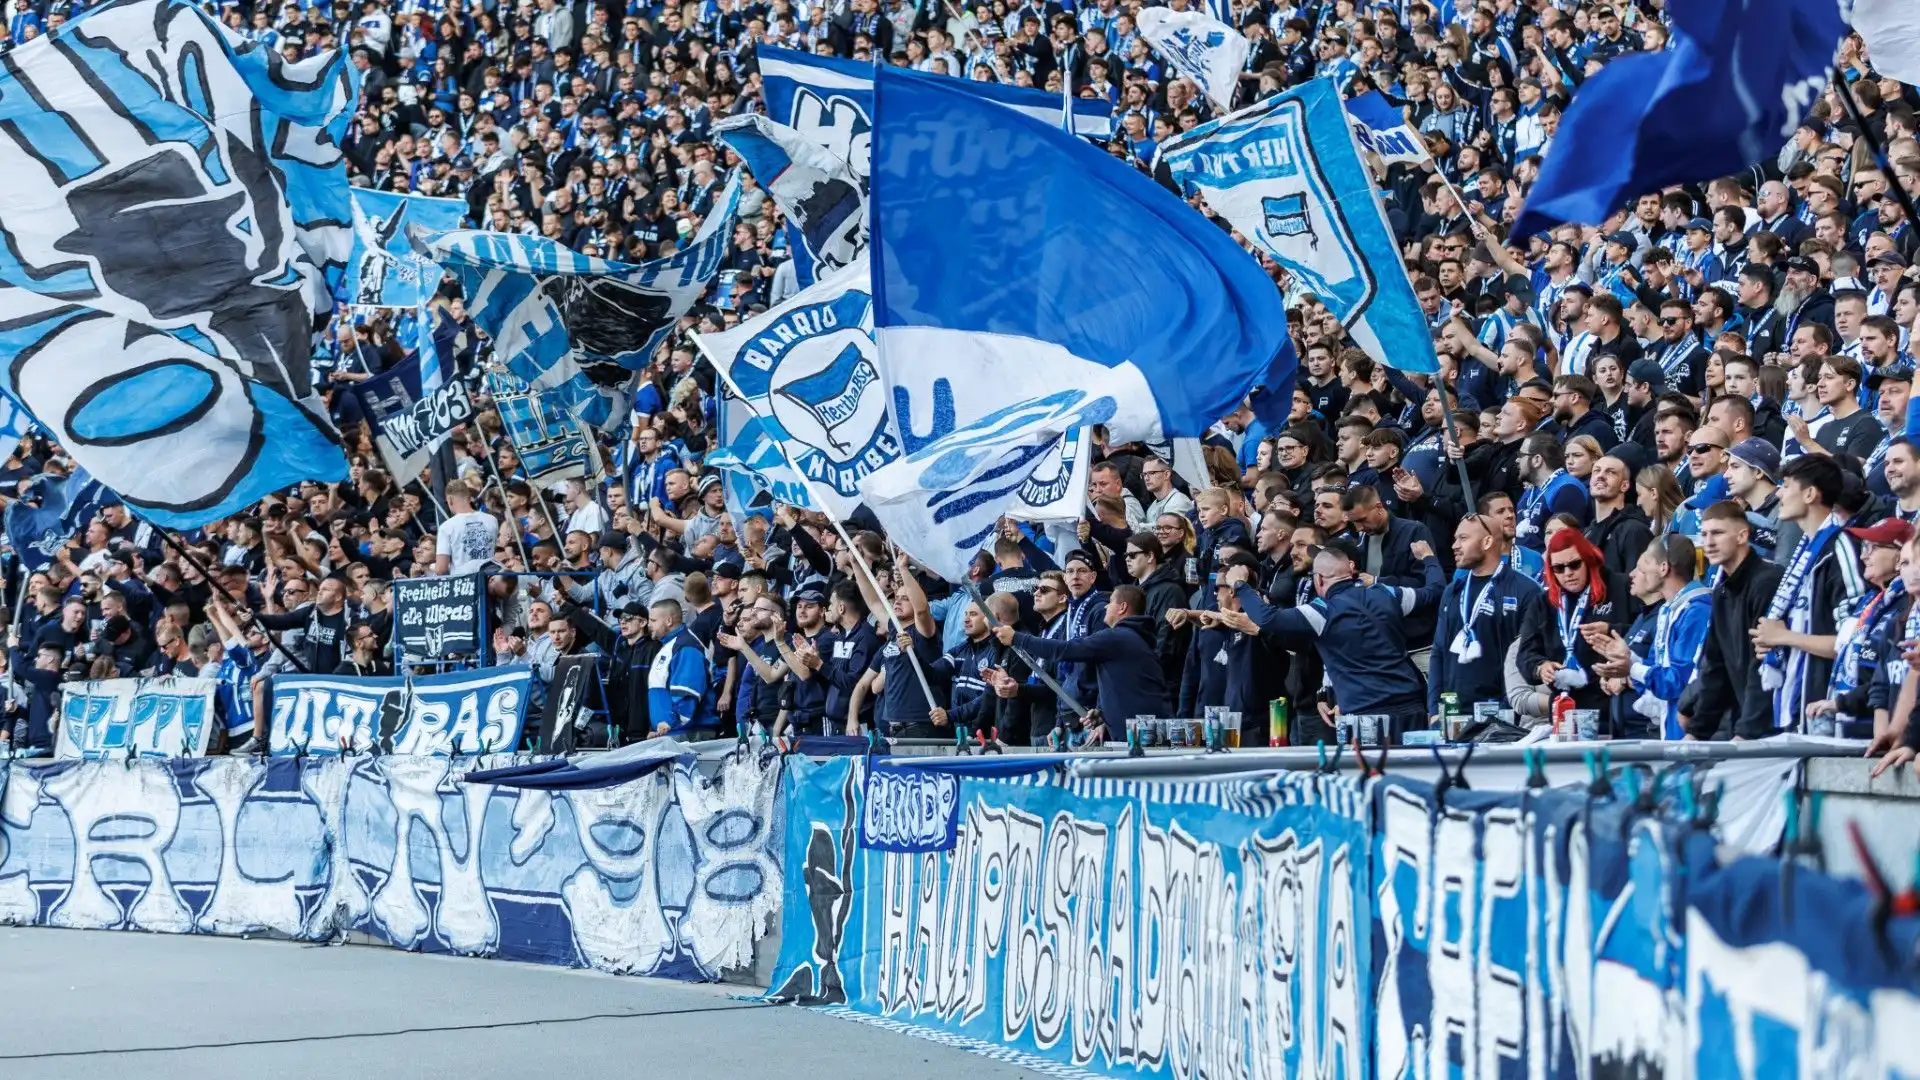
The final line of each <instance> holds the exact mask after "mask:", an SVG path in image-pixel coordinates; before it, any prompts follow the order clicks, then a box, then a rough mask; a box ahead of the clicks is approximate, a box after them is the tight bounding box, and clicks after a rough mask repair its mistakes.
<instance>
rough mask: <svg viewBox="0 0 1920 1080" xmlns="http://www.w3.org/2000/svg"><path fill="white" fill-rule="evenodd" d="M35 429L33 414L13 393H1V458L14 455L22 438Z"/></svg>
mask: <svg viewBox="0 0 1920 1080" xmlns="http://www.w3.org/2000/svg"><path fill="white" fill-rule="evenodd" d="M32 430H33V415H32V414H31V413H29V412H27V410H25V409H23V408H21V407H20V403H19V402H17V401H15V400H13V395H11V394H0V450H4V451H5V453H4V454H0V460H5V459H6V458H8V457H12V456H13V451H14V448H15V447H17V446H19V445H20V440H21V439H24V438H26V437H27V435H28V433H29V432H31V431H32Z"/></svg>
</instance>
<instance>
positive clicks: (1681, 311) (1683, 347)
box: [1629, 299, 1707, 394]
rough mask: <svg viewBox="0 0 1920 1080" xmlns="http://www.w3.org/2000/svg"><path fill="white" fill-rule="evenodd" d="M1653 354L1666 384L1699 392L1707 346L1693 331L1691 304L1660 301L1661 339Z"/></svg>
mask: <svg viewBox="0 0 1920 1080" xmlns="http://www.w3.org/2000/svg"><path fill="white" fill-rule="evenodd" d="M1652 357H1653V359H1654V360H1657V361H1659V364H1660V371H1661V373H1662V374H1664V375H1665V376H1666V382H1667V385H1668V386H1671V387H1673V388H1675V389H1677V390H1680V391H1682V392H1683V393H1687V394H1698V393H1699V392H1700V388H1701V387H1702V386H1704V385H1706V377H1707V350H1706V348H1705V347H1703V346H1702V345H1701V344H1700V336H1699V335H1698V334H1695V333H1694V332H1693V305H1691V304H1689V303H1687V302H1686V301H1685V300H1678V299H1669V300H1663V301H1661V303H1660V342H1659V344H1658V345H1656V346H1655V347H1654V349H1653V352H1652ZM1630 370H1631V366H1629V371H1630Z"/></svg>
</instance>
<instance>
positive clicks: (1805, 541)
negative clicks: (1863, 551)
mask: <svg viewBox="0 0 1920 1080" xmlns="http://www.w3.org/2000/svg"><path fill="white" fill-rule="evenodd" d="M1842 524H1843V522H1842V520H1841V517H1840V515H1838V514H1831V515H1828V517H1827V523H1826V524H1825V525H1822V526H1820V531H1819V532H1817V533H1814V534H1813V535H1812V536H1803V537H1801V538H1800V546H1799V547H1798V548H1795V549H1794V552H1793V561H1792V562H1790V563H1788V564H1787V572H1786V574H1785V575H1784V576H1782V577H1781V579H1780V588H1779V590H1778V591H1777V592H1775V593H1774V594H1773V602H1772V603H1770V604H1768V605H1767V618H1769V619H1779V620H1782V621H1784V622H1785V623H1786V625H1787V629H1789V630H1792V631H1793V632H1795V633H1800V634H1804V633H1806V632H1807V628H1808V627H1809V626H1810V625H1811V624H1812V622H1813V568H1814V567H1815V566H1816V565H1817V564H1818V563H1819V562H1820V559H1821V557H1822V556H1824V555H1825V554H1826V553H1827V548H1828V547H1829V546H1831V545H1832V543H1833V541H1834V539H1835V538H1836V537H1838V536H1839V535H1840V529H1841V526H1842ZM1806 679H1807V654H1806V653H1804V652H1802V651H1801V650H1799V649H1792V650H1788V649H1771V650H1768V652H1767V656H1766V659H1764V660H1762V661H1761V662H1760V686H1761V688H1763V689H1765V690H1767V691H1769V692H1770V693H1772V694H1773V709H1774V726H1775V727H1779V728H1790V727H1793V726H1794V724H1795V722H1796V721H1798V719H1799V716H1800V707H1801V706H1802V705H1804V704H1805V703H1806V701H1805V698H1806Z"/></svg>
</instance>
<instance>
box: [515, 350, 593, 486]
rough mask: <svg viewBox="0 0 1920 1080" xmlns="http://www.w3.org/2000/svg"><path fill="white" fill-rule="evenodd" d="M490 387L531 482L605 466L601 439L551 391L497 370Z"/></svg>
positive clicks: (580, 474)
mask: <svg viewBox="0 0 1920 1080" xmlns="http://www.w3.org/2000/svg"><path fill="white" fill-rule="evenodd" d="M487 388H488V391H489V392H490V393H491V394H492V396H493V405H494V408H496V409H498V410H499V411H500V422H501V425H502V426H503V427H504V428H505V429H506V434H507V441H508V442H509V443H511V444H513V452H514V454H515V455H516V456H517V457H519V459H520V472H521V473H522V474H523V475H524V476H525V477H526V480H527V482H528V483H531V484H534V485H535V486H542V487H544V486H547V485H550V484H555V483H558V482H560V481H562V480H570V479H572V478H574V477H588V476H599V475H600V474H601V472H602V471H604V466H603V465H602V463H601V460H600V446H599V444H598V443H596V442H594V440H593V436H592V434H591V433H590V432H588V431H587V429H586V428H585V427H584V426H582V423H581V421H579V420H577V419H575V418H574V416H573V414H571V413H569V412H568V411H567V409H566V406H565V405H564V404H563V403H562V402H561V401H559V400H558V399H557V398H555V397H554V396H553V395H551V394H543V393H540V392H538V391H535V392H532V393H529V392H528V391H527V390H526V388H525V387H524V386H521V385H519V384H518V383H517V381H516V380H514V379H512V378H511V377H504V378H503V377H502V376H500V375H498V374H494V373H489V374H488V375H487Z"/></svg>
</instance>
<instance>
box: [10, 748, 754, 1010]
mask: <svg viewBox="0 0 1920 1080" xmlns="http://www.w3.org/2000/svg"><path fill="white" fill-rule="evenodd" d="M514 760H523V761H524V760H527V759H510V758H504V757H503V758H497V759H493V760H492V761H489V762H488V764H510V763H512V762H513V761H514ZM472 764H473V763H471V762H449V761H447V760H445V759H441V758H424V757H408V758H396V757H380V758H372V757H360V758H354V759H341V758H313V757H309V758H306V759H303V760H298V761H296V760H293V759H290V758H267V759H264V760H263V759H259V758H191V759H187V758H182V759H175V760H172V761H136V762H134V763H132V764H131V765H130V766H129V765H126V764H123V763H120V762H105V761H102V762H81V761H74V762H57V763H54V764H50V765H39V766H31V767H30V766H28V765H27V764H25V763H19V762H16V763H14V764H13V765H12V766H11V768H10V769H9V768H8V767H7V766H5V765H0V924H8V925H30V926H61V927H74V928H85V929H117V930H140V931H147V932H156V933H175V934H245V933H259V932H263V931H272V932H275V933H278V934H282V935H285V936H287V937H291V938H295V939H299V940H309V941H324V940H331V939H334V938H336V937H338V936H339V935H340V934H341V933H343V932H345V931H349V930H352V931H358V932H361V933H365V934H369V935H371V936H373V937H374V938H376V939H378V940H380V941H383V942H386V943H387V944H390V945H393V946H395V947H398V948H404V949H410V950H415V951H421V952H443V953H461V954H467V955H475V956H490V957H498V958H500V959H506V960H521V961H531V962H536V963H546V964H563V965H569V966H574V967H593V968H598V969H600V970H603V971H611V972H618V973H623V974H641V975H656V976H666V977H671V978H686V979H701V980H715V979H718V978H720V976H721V974H722V973H723V972H725V971H726V970H728V969H731V968H738V967H743V966H746V965H748V964H750V963H751V961H752V955H753V943H754V941H755V940H756V939H757V938H758V937H759V936H760V935H761V933H762V932H763V930H764V928H765V925H766V923H767V921H768V919H767V916H768V915H770V914H772V913H773V912H775V911H776V910H777V909H778V905H779V902H780V895H779V888H780V887H779V882H780V858H781V852H782V837H783V835H784V829H783V826H782V824H781V819H780V815H781V813H782V807H781V804H780V802H779V801H778V799H777V794H778V791H779V783H780V771H781V759H780V758H779V757H777V756H774V755H766V756H764V757H751V758H742V759H738V760H730V761H728V762H726V763H723V764H722V766H721V768H720V770H719V772H718V774H717V775H716V776H714V777H713V778H712V779H707V778H704V777H702V776H701V775H700V774H699V773H698V772H697V771H696V769H695V768H694V765H693V762H692V759H691V758H682V759H681V760H680V761H678V762H676V763H672V764H669V765H667V766H663V767H662V768H661V770H660V771H658V772H656V773H654V774H651V775H647V776H644V777H641V778H640V779H638V780H633V781H629V782H626V783H623V784H618V785H614V786H611V787H604V788H594V789H587V790H573V791H536V790H514V789H510V788H501V787H493V786H491V785H485V784H466V783H463V782H461V776H462V775H463V774H464V773H465V772H466V771H467V769H468V768H469V767H472Z"/></svg>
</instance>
